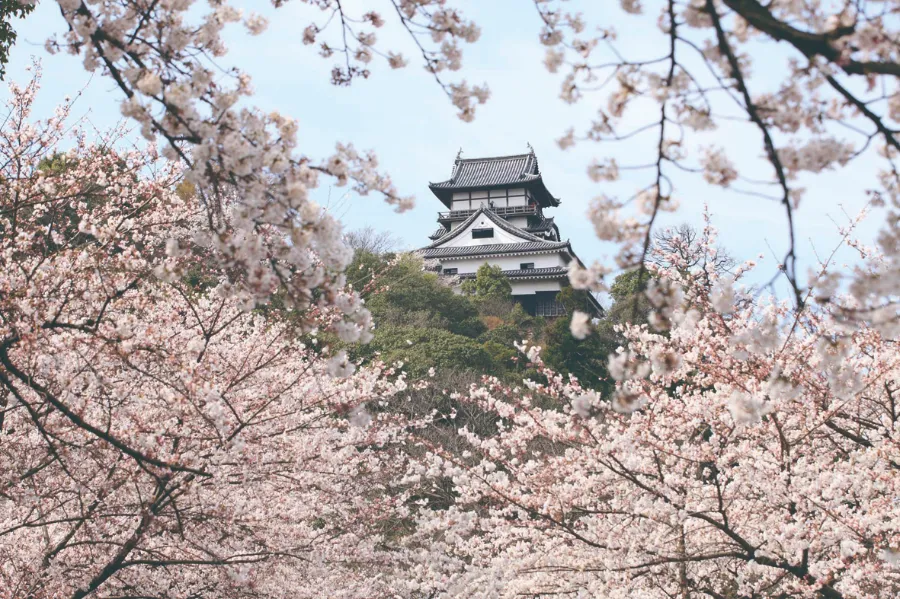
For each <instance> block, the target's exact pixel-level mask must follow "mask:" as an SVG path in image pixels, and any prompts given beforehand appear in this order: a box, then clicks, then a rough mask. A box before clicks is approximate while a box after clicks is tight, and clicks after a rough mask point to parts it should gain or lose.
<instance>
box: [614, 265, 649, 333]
mask: <svg viewBox="0 0 900 599" xmlns="http://www.w3.org/2000/svg"><path fill="white" fill-rule="evenodd" d="M649 280H650V273H648V272H647V271H646V270H643V271H642V270H640V269H634V270H629V271H626V272H623V273H622V274H620V275H619V276H617V277H616V279H615V281H613V284H612V287H610V289H609V295H610V296H611V297H612V300H613V305H612V307H610V309H609V313H608V318H609V319H610V320H612V321H613V322H617V323H622V322H633V323H638V324H640V323H645V322H647V317H648V315H649V313H650V304H649V302H648V301H647V296H646V295H644V292H645V291H646V290H647V282H648V281H649Z"/></svg>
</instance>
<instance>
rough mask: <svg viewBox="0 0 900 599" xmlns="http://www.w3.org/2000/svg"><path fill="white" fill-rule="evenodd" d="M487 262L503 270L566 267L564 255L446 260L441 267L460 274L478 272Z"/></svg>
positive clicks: (442, 261) (443, 260)
mask: <svg viewBox="0 0 900 599" xmlns="http://www.w3.org/2000/svg"><path fill="white" fill-rule="evenodd" d="M485 262H487V263H488V264H490V265H491V266H500V268H502V269H503V270H516V269H518V268H519V266H520V265H521V264H523V263H526V262H534V267H535V268H550V267H553V266H566V261H565V259H564V258H563V256H562V254H537V255H533V256H528V255H525V256H494V257H491V258H444V259H442V260H441V265H442V266H443V267H444V268H455V269H457V272H458V273H459V274H466V273H470V272H477V271H478V268H479V267H480V266H481V265H482V264H484V263H485Z"/></svg>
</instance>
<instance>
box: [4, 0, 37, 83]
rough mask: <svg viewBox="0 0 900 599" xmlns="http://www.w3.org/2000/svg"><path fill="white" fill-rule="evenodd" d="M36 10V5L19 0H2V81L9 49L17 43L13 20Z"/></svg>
mask: <svg viewBox="0 0 900 599" xmlns="http://www.w3.org/2000/svg"><path fill="white" fill-rule="evenodd" d="M33 10H34V5H31V6H29V5H27V4H22V3H20V2H19V0H0V81H2V80H3V78H4V77H5V76H6V65H7V63H8V62H9V51H10V50H12V47H13V44H15V43H16V37H17V36H16V30H15V29H13V27H12V23H11V21H12V20H13V19H14V18H20V19H21V18H24V17H25V16H27V15H28V14H29V13H31V11H33Z"/></svg>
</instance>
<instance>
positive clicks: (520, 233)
mask: <svg viewBox="0 0 900 599" xmlns="http://www.w3.org/2000/svg"><path fill="white" fill-rule="evenodd" d="M481 214H483V215H485V216H486V217H488V220H490V221H491V222H492V223H494V224H495V225H497V226H498V227H500V228H501V229H503V230H504V231H506V232H507V233H509V234H510V235H515V236H517V237H521V238H522V239H527V240H529V241H543V239H541V238H540V237H537V236H536V235H532V234H531V233H529V232H527V231H524V230H522V229H520V228H519V227H514V226H513V225H511V224H509V222H508V221H507V220H506V219H504V218H501V217H499V216H497V215H496V214H495V213H494V212H493V211H492V210H491V209H490V208H485V207H484V206H482V207H481V208H479V209H478V210H476V211H475V212H474V213H473V214H472V216H470V217H469V218H467V219H466V220H464V221H463V222H461V223H459V226H457V227H456V228H455V229H453V230H452V231H451V232H450V233H449V234H448V235H441V236H440V237H439V238H438V239H437V241H435V242H434V243H432V244H431V245H429V246H428V247H427V248H425V249H430V248H433V247H435V246H438V245H442V244H444V243H446V242H448V241H450V240H451V239H455V238H456V237H457V236H459V235H460V234H461V233H462V232H463V231H465V230H466V227H468V226H469V225H471V224H472V223H473V222H474V221H475V219H476V218H478V217H479V215H481ZM431 239H434V237H432V238H431Z"/></svg>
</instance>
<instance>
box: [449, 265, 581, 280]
mask: <svg viewBox="0 0 900 599" xmlns="http://www.w3.org/2000/svg"><path fill="white" fill-rule="evenodd" d="M475 274H476V273H474V272H467V273H463V274H461V275H459V278H460V279H474V278H475ZM568 274H569V271H568V269H566V268H565V267H563V266H549V267H546V268H517V269H515V270H504V271H503V276H505V277H507V278H510V279H522V278H525V279H529V278H533V279H537V278H545V277H553V278H556V277H564V276H568Z"/></svg>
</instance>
